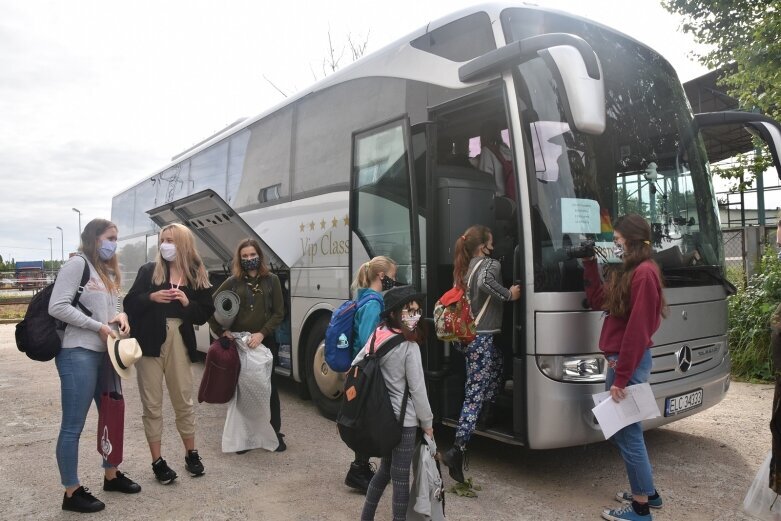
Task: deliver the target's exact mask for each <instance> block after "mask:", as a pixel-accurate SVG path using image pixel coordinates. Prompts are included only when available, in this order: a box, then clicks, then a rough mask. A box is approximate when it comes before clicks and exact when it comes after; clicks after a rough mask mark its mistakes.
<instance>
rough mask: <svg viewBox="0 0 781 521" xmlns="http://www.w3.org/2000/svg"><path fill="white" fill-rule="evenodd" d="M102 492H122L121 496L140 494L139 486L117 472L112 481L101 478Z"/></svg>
mask: <svg viewBox="0 0 781 521" xmlns="http://www.w3.org/2000/svg"><path fill="white" fill-rule="evenodd" d="M168 470H171V469H168ZM103 490H105V491H106V492H122V493H123V494H138V493H139V492H141V485H139V484H138V483H136V482H135V481H133V480H132V479H130V478H129V477H127V476H126V475H125V474H122V473H121V472H120V471H117V477H115V478H114V479H106V478H105V477H104V478H103Z"/></svg>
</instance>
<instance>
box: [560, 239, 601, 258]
mask: <svg viewBox="0 0 781 521" xmlns="http://www.w3.org/2000/svg"><path fill="white" fill-rule="evenodd" d="M564 254H565V255H566V256H567V257H568V258H570V259H582V258H584V257H593V256H594V255H596V251H595V250H594V241H592V240H588V241H583V242H581V243H580V245H579V246H569V247H567V248H564Z"/></svg>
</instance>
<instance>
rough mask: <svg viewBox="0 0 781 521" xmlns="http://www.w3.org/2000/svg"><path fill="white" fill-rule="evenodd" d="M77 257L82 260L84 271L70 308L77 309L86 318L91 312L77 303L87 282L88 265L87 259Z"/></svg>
mask: <svg viewBox="0 0 781 521" xmlns="http://www.w3.org/2000/svg"><path fill="white" fill-rule="evenodd" d="M79 257H81V258H82V260H84V271H83V272H82V273H81V283H80V284H79V287H78V289H76V295H74V296H73V300H72V301H71V306H73V307H78V308H79V309H80V310H81V311H82V312H83V313H84V314H85V315H87V316H88V317H91V316H92V311H90V310H89V309H87V308H86V307H85V306H84V304H81V303H80V302H79V299H81V294H82V293H84V286H86V285H87V282H89V276H90V272H89V263H88V262H87V258H86V257H84V256H83V255H79Z"/></svg>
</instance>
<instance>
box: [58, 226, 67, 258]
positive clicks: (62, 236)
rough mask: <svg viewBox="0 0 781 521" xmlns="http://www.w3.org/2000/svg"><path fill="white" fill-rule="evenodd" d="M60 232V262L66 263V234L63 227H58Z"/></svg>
mask: <svg viewBox="0 0 781 521" xmlns="http://www.w3.org/2000/svg"><path fill="white" fill-rule="evenodd" d="M57 229H58V230H60V260H61V261H62V262H65V232H63V231H62V226H57Z"/></svg>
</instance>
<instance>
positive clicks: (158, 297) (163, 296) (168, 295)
mask: <svg viewBox="0 0 781 521" xmlns="http://www.w3.org/2000/svg"><path fill="white" fill-rule="evenodd" d="M173 291H174V290H172V289H161V290H158V291H155V292H154V293H152V294H151V295H149V300H151V301H152V302H157V303H158V304H168V303H169V302H171V301H172V300H174V295H173Z"/></svg>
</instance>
